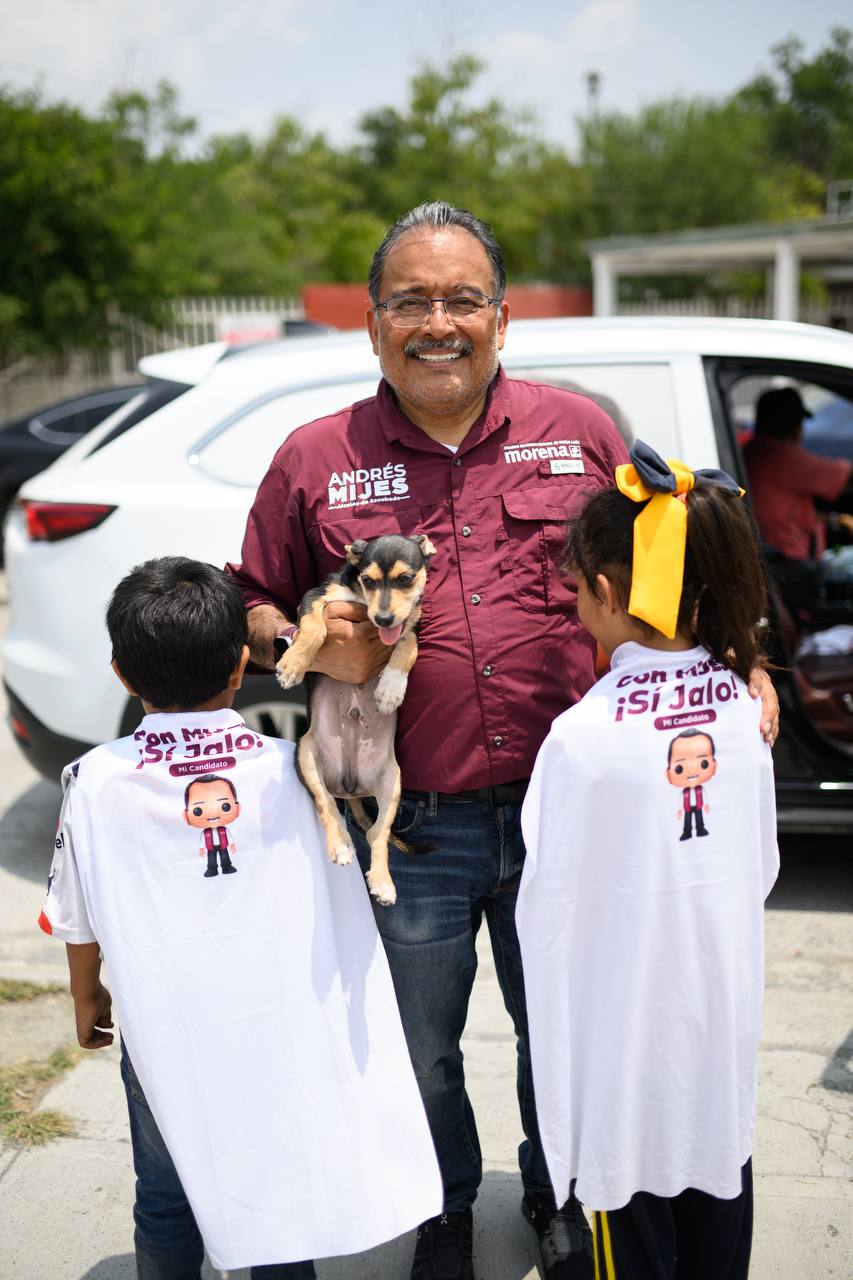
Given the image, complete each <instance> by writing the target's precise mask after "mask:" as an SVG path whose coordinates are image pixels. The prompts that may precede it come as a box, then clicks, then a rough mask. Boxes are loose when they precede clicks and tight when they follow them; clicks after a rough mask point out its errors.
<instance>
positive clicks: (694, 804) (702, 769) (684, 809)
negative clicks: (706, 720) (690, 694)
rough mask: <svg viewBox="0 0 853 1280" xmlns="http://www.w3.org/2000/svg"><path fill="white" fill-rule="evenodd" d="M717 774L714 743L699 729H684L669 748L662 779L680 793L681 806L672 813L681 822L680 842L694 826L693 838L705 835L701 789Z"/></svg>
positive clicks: (704, 801)
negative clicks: (694, 834)
mask: <svg viewBox="0 0 853 1280" xmlns="http://www.w3.org/2000/svg"><path fill="white" fill-rule="evenodd" d="M716 772H717V755H716V747H715V746H714V739H713V738H712V737H711V735H710V733H703V732H702V730H701V729H684V730H682V732H681V733H679V734H678V735H677V736H676V737H675V738H673V739H672V741H671V742H670V744H669V754H668V756H667V762H666V779H667V782H669V783H671V784H672V786H674V787H679V788H680V790H681V806H680V808H678V809H677V810H676V817H677V818H678V820H679V822H680V821H681V819H682V818H683V819H684V829H683V830H682V833H681V836H680V837H679V839H681V840H689V839H690V838H691V836H692V834H693V826H694V824H695V828H696V835H697V837H699V836H706V835H708V828H707V827H706V826H705V814H706V813H708V812H709V811H710V810H709V805H708V802H707V800H706V799H705V786H706V785H707V783H708V782H710V780H711V779H712V778H713V776H714V774H715V773H716Z"/></svg>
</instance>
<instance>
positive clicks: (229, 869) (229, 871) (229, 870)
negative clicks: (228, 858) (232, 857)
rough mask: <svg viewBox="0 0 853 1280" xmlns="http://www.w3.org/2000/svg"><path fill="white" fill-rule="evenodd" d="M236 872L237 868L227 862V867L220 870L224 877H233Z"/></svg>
mask: <svg viewBox="0 0 853 1280" xmlns="http://www.w3.org/2000/svg"><path fill="white" fill-rule="evenodd" d="M236 870H237V868H236V867H235V866H234V864H233V863H231V862H229V863H228V866H227V867H223V868H222V874H223V875H224V876H233V874H234V872H235V871H236Z"/></svg>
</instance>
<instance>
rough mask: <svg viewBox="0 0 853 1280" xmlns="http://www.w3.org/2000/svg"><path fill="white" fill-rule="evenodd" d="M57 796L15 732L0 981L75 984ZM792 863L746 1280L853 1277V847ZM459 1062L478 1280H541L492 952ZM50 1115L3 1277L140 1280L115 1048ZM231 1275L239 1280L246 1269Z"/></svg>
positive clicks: (0, 1157)
mask: <svg viewBox="0 0 853 1280" xmlns="http://www.w3.org/2000/svg"><path fill="white" fill-rule="evenodd" d="M0 585H2V579H0ZM3 627H5V608H4V607H3V604H2V603H0V629H2V628H3ZM3 710H4V712H5V708H4V709H3ZM58 800H59V791H58V788H57V787H55V786H53V785H52V784H51V783H47V782H44V781H42V780H40V779H39V777H38V776H37V775H36V774H35V773H34V772H33V770H32V769H31V768H30V767H29V766H28V765H27V764H26V762H25V761H24V760H23V759H22V758H21V756H20V754H19V752H18V751H17V749H16V747H15V746H14V743H13V742H12V739H11V736H10V734H9V731H8V729H7V728H6V726H5V723H4V724H3V725H2V727H0V976H3V977H9V978H13V977H14V978H30V979H35V980H37V981H48V980H63V979H64V977H65V960H64V948H63V947H62V946H61V945H60V944H58V943H56V942H54V941H52V940H51V939H49V938H45V937H44V936H43V935H42V934H40V933H39V931H38V930H37V928H36V926H35V919H36V916H37V915H38V911H39V908H40V906H41V901H42V896H43V891H44V883H45V880H46V876H47V869H48V865H49V863H50V858H51V852H52V844H53V830H54V826H55V822H56V814H57V808H58ZM782 857H783V872H782V876H781V879H780V882H779V884H778V885H777V888H776V889H775V890H774V892H773V895H772V897H771V900H770V904H769V908H768V913H767V1003H766V1012H765V1026H764V1043H763V1048H762V1052H761V1060H760V1091H759V1119H758V1133H757V1145H756V1151H755V1157H754V1165H755V1170H756V1222H755V1245H754V1251H753V1265H752V1271H751V1275H752V1280H825V1278H826V1280H828V1278H832V1280H850V1277H851V1276H853V1182H851V1168H853V1161H851V1156H853V1141H851V1117H853V1092H851V1090H853V1072H851V1066H853V1032H851V1017H853V999H851V996H853V850H851V849H850V847H849V842H848V843H847V846H846V847H845V845H844V843H843V842H842V841H838V840H836V841H834V842H833V841H828V840H820V841H818V840H815V841H804V840H798V841H788V842H786V843H785V844H783V849H782ZM50 999H51V1000H52V1001H53V1006H52V1007H48V1006H45V1008H44V1009H43V1010H42V1011H41V1012H37V1011H36V1009H35V1008H34V1006H27V1007H25V1008H24V1009H23V1010H22V1009H21V1007H20V1006H19V1007H18V1009H16V1010H14V1011H12V1010H8V1009H7V1010H6V1011H3V1010H2V1009H0V1060H3V1059H5V1060H7V1061H8V1060H10V1059H11V1058H14V1057H15V1056H18V1055H20V1056H24V1055H26V1054H30V1055H32V1056H45V1055H46V1053H47V1052H49V1051H50V1049H51V1048H52V1047H55V1046H56V1045H58V1044H60V1043H63V1042H67V1041H70V1040H71V1039H72V1038H73V1024H72V1022H71V1019H70V1016H69V1015H68V1011H67V1008H66V1007H65V1001H64V999H63V998H61V997H51V998H50ZM38 1003H39V1005H40V1006H41V1005H42V1004H43V1002H41V1001H40V1002H38ZM48 1014H49V1015H50V1017H49V1018H48V1019H47V1023H48V1025H47V1026H45V1018H46V1017H47V1015H48ZM36 1024H38V1026H37V1025H36ZM465 1053H466V1065H467V1074H468V1080H469V1087H470V1092H471V1096H472V1100H473V1103H474V1108H475V1111H476V1114H477V1118H478V1123H479V1126H480V1137H481V1141H482V1146H483V1152H484V1157H485V1166H486V1173H485V1179H484V1184H483V1188H482V1191H481V1194H480V1198H479V1200H478V1202H477V1205H476V1208H475V1266H476V1271H477V1276H478V1278H479V1280H534V1278H535V1277H536V1275H537V1270H536V1252H535V1248H534V1237H533V1233H532V1231H531V1230H530V1228H529V1227H528V1226H527V1225H526V1223H525V1222H524V1221H523V1219H522V1218H521V1216H520V1214H519V1200H520V1194H521V1192H520V1185H519V1181H518V1176H517V1167H516V1160H515V1151H516V1147H517V1144H518V1141H519V1139H520V1136H521V1135H520V1131H519V1124H518V1113H517V1109H516V1105H515V1097H514V1072H515V1062H514V1044H513V1039H512V1036H511V1032H510V1026H509V1021H508V1019H507V1016H506V1014H505V1013H504V1010H503V1006H502V1003H501V999H500V994H499V991H498V987H497V982H496V980H495V973H494V967H493V964H492V961H491V956H490V955H489V954H488V948H487V947H482V948H481V952H480V972H479V975H478V979H477V982H476V984H475V991H474V997H473V1001H472V1006H471V1013H470V1018H469V1023H468V1029H467V1031H466V1036H465ZM42 1105H45V1106H50V1107H59V1108H61V1109H63V1110H64V1111H66V1112H67V1113H69V1114H70V1115H71V1116H73V1117H74V1119H75V1120H76V1122H77V1126H78V1136H77V1137H75V1138H71V1139H64V1140H61V1141H59V1142H56V1143H54V1144H52V1145H50V1146H48V1147H45V1148H42V1149H40V1150H35V1151H19V1150H16V1149H14V1148H11V1147H5V1148H4V1147H3V1146H2V1144H0V1280H45V1278H46V1277H50V1278H51V1280H129V1278H130V1277H132V1276H134V1275H135V1268H134V1264H133V1243H132V1221H131V1204H132V1198H133V1174H132V1170H131V1162H130V1144H129V1139H128V1133H127V1123H126V1115H125V1112H124V1099H123V1093H122V1089H121V1085H120V1081H119V1075H118V1063H117V1052H116V1051H115V1050H110V1051H108V1052H101V1053H97V1054H92V1055H89V1056H88V1057H87V1058H86V1059H85V1061H83V1062H82V1063H80V1065H78V1066H77V1067H76V1068H74V1070H73V1071H71V1072H70V1073H69V1074H68V1075H67V1076H66V1077H64V1079H63V1080H62V1081H61V1082H60V1083H59V1084H58V1085H56V1086H55V1087H54V1088H53V1089H52V1090H51V1091H50V1092H49V1093H48V1094H47V1096H46V1097H45V1099H44V1102H43V1104H42ZM329 1212H334V1206H333V1205H330V1206H329ZM412 1248H413V1242H412V1237H411V1236H408V1237H404V1238H402V1239H401V1240H398V1241H394V1242H392V1243H391V1244H388V1245H386V1246H385V1247H384V1248H382V1249H378V1250H375V1251H373V1252H372V1253H369V1254H364V1255H361V1256H359V1257H357V1258H350V1259H345V1260H335V1261H332V1262H328V1263H323V1264H321V1265H320V1267H319V1269H318V1270H319V1275H320V1277H321V1280H406V1277H407V1276H408V1269H409V1260H410V1257H411V1250H412ZM205 1274H206V1276H207V1275H211V1276H212V1275H213V1273H212V1272H206V1273H205ZM232 1276H233V1277H235V1278H236V1277H237V1276H239V1277H240V1278H241V1280H242V1278H243V1277H246V1276H248V1272H239V1273H232Z"/></svg>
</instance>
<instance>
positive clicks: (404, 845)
mask: <svg viewBox="0 0 853 1280" xmlns="http://www.w3.org/2000/svg"><path fill="white" fill-rule="evenodd" d="M347 804H348V805H349V807H350V810H351V811H352V816H353V817H354V818H355V820H356V822H357V823H358V825H359V826H360V827H361V829H362V831H366V830H367V829H368V827H372V826H373V823H372V822H371V821H370V818H369V817H368V816H367V812H366V811H365V808H364V805H363V804H362V803H361V801H360V800H347ZM388 839H389V843H391V844H393V845H394V847H395V849H399V850H400V852H401V853H431V852H432V851H433V849H434V848H435V845H434V844H420V843H415V842H412V841H410V840H404V839H403V838H402V836H396V835H395V834H394V832H393V831H392V832H391V835H390V836H389V837H388Z"/></svg>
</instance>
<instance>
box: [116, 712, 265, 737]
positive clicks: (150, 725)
mask: <svg viewBox="0 0 853 1280" xmlns="http://www.w3.org/2000/svg"><path fill="white" fill-rule="evenodd" d="M184 727H186V728H187V729H206V730H207V731H208V733H211V734H213V733H224V732H225V731H226V730H227V729H245V727H246V724H245V721H244V720H243V718H242V716H241V715H240V713H239V712H238V711H234V710H233V709H232V708H231V707H223V708H222V709H221V710H219V711H155V712H152V714H151V715H148V716H144V717H143V719H142V721H141V722H140V725H139V729H141V730H144V731H145V733H146V734H147V733H156V734H162V733H165V732H166V731H169V732H171V733H174V732H175V730H176V729H177V730H180V729H182V728H184ZM137 732H139V730H137ZM176 736H177V735H176Z"/></svg>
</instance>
